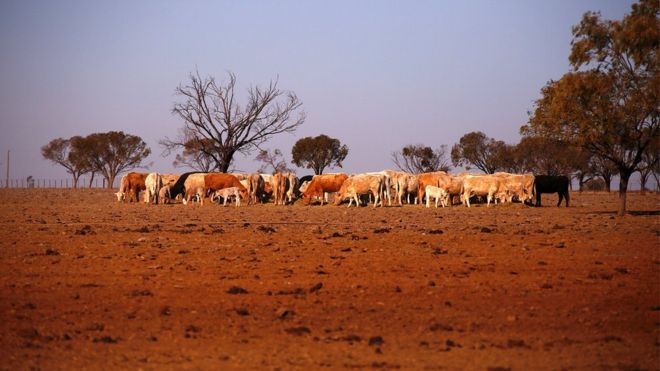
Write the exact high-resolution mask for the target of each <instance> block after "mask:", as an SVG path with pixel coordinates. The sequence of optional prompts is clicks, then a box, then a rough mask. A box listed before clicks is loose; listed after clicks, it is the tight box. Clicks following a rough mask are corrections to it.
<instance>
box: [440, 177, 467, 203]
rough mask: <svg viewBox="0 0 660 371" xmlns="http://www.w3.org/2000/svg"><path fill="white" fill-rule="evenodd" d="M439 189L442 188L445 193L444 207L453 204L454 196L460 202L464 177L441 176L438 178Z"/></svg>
mask: <svg viewBox="0 0 660 371" xmlns="http://www.w3.org/2000/svg"><path fill="white" fill-rule="evenodd" d="M438 187H440V188H442V189H443V190H444V193H445V196H444V197H445V199H444V202H443V206H446V205H449V206H451V205H452V204H453V198H454V196H457V197H458V198H459V200H460V198H461V197H460V196H461V192H462V190H463V177H460V176H453V175H450V174H445V175H441V176H439V177H438Z"/></svg>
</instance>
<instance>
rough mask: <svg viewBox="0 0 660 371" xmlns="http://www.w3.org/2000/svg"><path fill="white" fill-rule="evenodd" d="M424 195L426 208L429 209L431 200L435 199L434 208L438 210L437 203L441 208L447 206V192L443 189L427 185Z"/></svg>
mask: <svg viewBox="0 0 660 371" xmlns="http://www.w3.org/2000/svg"><path fill="white" fill-rule="evenodd" d="M424 194H425V195H426V207H427V208H429V207H431V198H433V199H435V207H436V209H437V208H438V201H440V202H441V203H442V207H445V206H447V198H448V197H447V192H446V191H445V190H444V188H441V187H436V186H432V185H427V186H426V189H425V190H424Z"/></svg>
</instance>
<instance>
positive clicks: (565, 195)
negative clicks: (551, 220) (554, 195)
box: [564, 190, 571, 207]
mask: <svg viewBox="0 0 660 371" xmlns="http://www.w3.org/2000/svg"><path fill="white" fill-rule="evenodd" d="M564 199H565V200H566V207H568V203H569V202H570V200H571V198H570V197H569V195H568V190H566V192H564Z"/></svg>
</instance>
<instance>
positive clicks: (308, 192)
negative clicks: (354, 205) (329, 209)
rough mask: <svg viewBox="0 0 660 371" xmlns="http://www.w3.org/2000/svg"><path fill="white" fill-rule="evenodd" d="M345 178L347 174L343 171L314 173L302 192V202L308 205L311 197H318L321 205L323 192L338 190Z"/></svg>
mask: <svg viewBox="0 0 660 371" xmlns="http://www.w3.org/2000/svg"><path fill="white" fill-rule="evenodd" d="M347 178H348V175H346V174H344V173H336V174H323V175H315V176H314V177H313V178H312V180H311V181H310V182H309V184H308V186H307V188H306V189H305V192H303V194H302V195H303V202H304V203H305V204H306V205H309V204H310V203H311V202H312V197H319V198H320V199H321V206H323V199H324V193H326V192H337V191H339V189H340V188H341V185H342V184H343V183H344V181H345V180H346V179H347Z"/></svg>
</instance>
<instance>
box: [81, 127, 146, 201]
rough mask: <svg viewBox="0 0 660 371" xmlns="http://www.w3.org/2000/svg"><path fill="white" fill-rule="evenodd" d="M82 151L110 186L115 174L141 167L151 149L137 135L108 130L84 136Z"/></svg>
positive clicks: (110, 186)
mask: <svg viewBox="0 0 660 371" xmlns="http://www.w3.org/2000/svg"><path fill="white" fill-rule="evenodd" d="M83 153H84V155H85V156H87V157H88V159H89V162H90V163H91V164H92V166H93V167H94V168H95V169H97V171H98V172H100V173H101V175H103V177H104V178H105V180H106V181H107V187H108V188H112V187H113V184H114V181H115V178H116V177H117V174H119V173H121V172H124V171H130V170H133V169H135V168H138V167H141V166H142V161H144V160H145V159H146V158H147V157H148V156H149V154H151V149H149V147H147V144H146V143H145V142H144V141H143V140H142V138H140V137H138V136H135V135H130V134H125V133H124V132H123V131H110V132H107V133H94V134H90V135H88V136H87V137H85V140H84V149H83Z"/></svg>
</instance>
